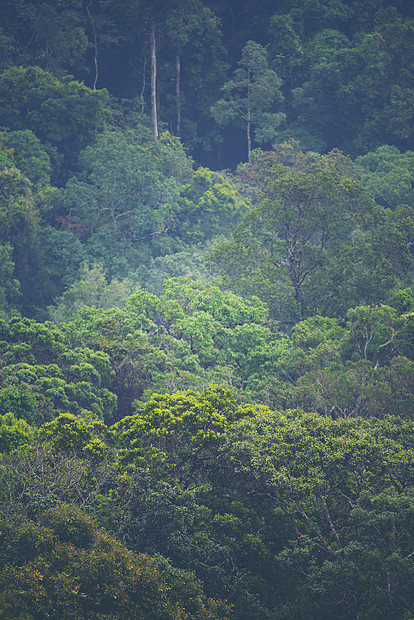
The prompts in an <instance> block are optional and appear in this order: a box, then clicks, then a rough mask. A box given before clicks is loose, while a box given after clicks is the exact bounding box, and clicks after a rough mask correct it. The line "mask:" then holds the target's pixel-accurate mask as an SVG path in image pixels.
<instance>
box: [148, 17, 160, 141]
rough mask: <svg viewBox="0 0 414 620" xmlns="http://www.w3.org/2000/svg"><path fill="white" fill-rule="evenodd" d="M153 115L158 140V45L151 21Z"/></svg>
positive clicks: (154, 129)
mask: <svg viewBox="0 0 414 620" xmlns="http://www.w3.org/2000/svg"><path fill="white" fill-rule="evenodd" d="M150 43H151V116H152V131H153V134H154V138H155V139H156V140H158V113H157V45H156V40H155V23H154V22H152V23H151V32H150Z"/></svg>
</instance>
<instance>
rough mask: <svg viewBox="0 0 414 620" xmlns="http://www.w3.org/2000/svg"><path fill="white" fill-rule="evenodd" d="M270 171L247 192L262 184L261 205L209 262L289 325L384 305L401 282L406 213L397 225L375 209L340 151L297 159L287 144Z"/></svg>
mask: <svg viewBox="0 0 414 620" xmlns="http://www.w3.org/2000/svg"><path fill="white" fill-rule="evenodd" d="M269 163H270V165H271V164H272V163H273V164H274V168H271V169H270V170H268V165H269ZM269 163H268V162H267V160H266V159H265V157H263V167H264V170H261V169H260V166H259V165H258V164H257V163H256V162H255V163H254V164H253V166H252V169H253V170H252V172H253V186H255V185H256V184H257V183H258V182H262V181H261V178H262V177H261V175H263V174H264V173H266V172H267V174H268V177H267V182H266V184H265V188H266V191H265V194H264V198H263V199H262V201H261V202H260V203H259V205H258V206H257V207H255V208H253V209H252V210H250V211H249V212H248V213H247V215H246V216H245V218H244V220H243V221H242V223H241V224H240V225H239V226H238V227H237V228H236V230H235V231H234V233H233V240H232V241H230V242H227V243H226V242H224V243H221V244H218V245H217V246H216V248H215V249H213V252H212V254H211V257H212V261H213V262H214V263H215V264H216V265H218V266H219V267H220V269H221V271H222V273H223V274H225V275H226V278H227V281H228V282H229V283H230V284H231V285H232V286H233V287H237V288H238V290H240V291H243V292H247V293H252V292H253V291H254V290H260V291H261V297H262V299H264V300H265V301H267V302H268V304H269V306H270V307H271V310H272V312H273V314H274V315H275V316H276V317H277V318H281V319H282V320H284V321H288V322H292V321H293V322H295V321H297V320H298V319H299V318H305V317H306V316H311V315H313V314H315V313H320V314H328V315H330V314H333V315H335V316H340V315H341V314H343V313H344V310H345V309H347V308H349V307H352V306H353V305H355V304H356V303H361V302H362V300H364V301H365V303H378V302H381V301H383V300H384V297H385V289H384V284H385V282H387V284H388V287H389V288H392V287H393V286H395V285H396V284H397V282H398V280H399V279H400V278H407V275H408V271H409V265H410V261H411V259H410V256H409V246H410V243H411V236H412V213H411V209H410V208H409V207H407V208H405V207H401V208H400V211H399V212H398V216H397V212H395V213H393V212H391V211H390V210H382V209H381V208H379V207H378V206H376V205H375V203H374V202H373V201H372V200H371V199H370V198H369V197H368V195H367V193H366V191H365V190H364V188H363V187H362V185H361V183H360V182H359V180H358V178H357V171H356V170H355V168H354V166H353V165H352V162H351V161H350V160H349V159H348V158H346V157H344V156H343V155H342V154H341V153H339V152H338V151H332V152H331V153H329V154H328V155H326V156H317V155H315V154H313V153H307V154H301V153H300V152H298V151H297V150H296V149H295V145H294V144H291V145H287V146H285V147H284V148H283V147H281V148H279V149H278V150H277V151H276V154H275V156H274V158H272V159H270V162H269ZM247 174H248V172H247ZM245 175H246V172H245ZM259 175H260V176H259ZM257 177H258V178H257ZM254 191H256V190H255V189H254ZM403 222H404V223H403ZM385 239H387V242H385ZM361 263H362V264H363V265H364V268H362V266H361Z"/></svg>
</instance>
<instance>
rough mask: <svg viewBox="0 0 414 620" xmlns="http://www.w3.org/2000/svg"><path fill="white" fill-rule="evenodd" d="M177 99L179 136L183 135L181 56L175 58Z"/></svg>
mask: <svg viewBox="0 0 414 620" xmlns="http://www.w3.org/2000/svg"><path fill="white" fill-rule="evenodd" d="M175 69H176V70H175V101H176V108H177V136H178V137H180V135H181V58H180V56H179V54H177V56H176V58H175Z"/></svg>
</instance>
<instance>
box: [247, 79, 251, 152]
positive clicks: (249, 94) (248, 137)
mask: <svg viewBox="0 0 414 620" xmlns="http://www.w3.org/2000/svg"><path fill="white" fill-rule="evenodd" d="M251 124H252V102H251V92H250V69H249V70H248V72H247V161H248V162H249V164H250V163H251V161H252V137H251Z"/></svg>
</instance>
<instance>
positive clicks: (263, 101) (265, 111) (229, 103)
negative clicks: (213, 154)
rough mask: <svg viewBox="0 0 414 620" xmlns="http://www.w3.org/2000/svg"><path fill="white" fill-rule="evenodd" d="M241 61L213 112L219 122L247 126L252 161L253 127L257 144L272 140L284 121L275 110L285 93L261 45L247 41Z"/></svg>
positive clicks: (248, 148)
mask: <svg viewBox="0 0 414 620" xmlns="http://www.w3.org/2000/svg"><path fill="white" fill-rule="evenodd" d="M238 64H239V68H238V69H236V71H235V72H234V75H233V78H232V79H231V80H230V81H229V82H226V84H225V85H224V86H223V89H222V90H223V92H224V98H223V99H220V100H219V101H218V102H217V103H216V104H215V105H214V106H213V108H212V114H213V116H214V118H215V119H216V121H217V122H218V123H219V124H220V125H228V124H229V123H234V122H236V123H237V124H241V125H242V126H243V127H246V131H247V145H248V146H247V155H248V159H249V161H250V158H251V149H252V145H251V141H252V137H251V127H254V128H255V133H254V137H255V141H256V142H257V143H258V144H263V143H269V142H271V140H273V139H274V137H275V135H276V130H277V128H278V127H279V125H280V124H281V123H282V122H283V121H284V120H285V114H284V113H282V112H276V111H275V108H276V106H277V104H280V103H281V101H282V100H283V96H282V94H281V91H280V87H281V80H280V79H279V78H278V77H277V75H276V73H275V72H274V71H273V70H272V69H270V68H269V65H268V59H267V52H266V50H265V49H264V48H263V47H262V46H261V45H259V44H258V43H255V42H254V41H248V42H247V43H246V45H245V47H244V48H243V50H242V57H241V60H240V61H239V63H238Z"/></svg>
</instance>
